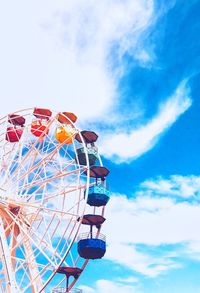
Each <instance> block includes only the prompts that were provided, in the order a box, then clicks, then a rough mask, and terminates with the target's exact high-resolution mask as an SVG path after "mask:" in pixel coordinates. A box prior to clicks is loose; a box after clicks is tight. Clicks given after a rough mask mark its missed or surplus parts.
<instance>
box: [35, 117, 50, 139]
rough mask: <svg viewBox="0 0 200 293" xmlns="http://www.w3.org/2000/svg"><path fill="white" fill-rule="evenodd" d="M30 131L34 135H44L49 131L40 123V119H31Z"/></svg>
mask: <svg viewBox="0 0 200 293" xmlns="http://www.w3.org/2000/svg"><path fill="white" fill-rule="evenodd" d="M31 133H32V134H33V135H35V136H36V137H40V136H42V137H44V136H45V135H47V134H48V133H49V129H48V127H47V125H45V124H44V123H42V121H41V120H36V121H33V122H32V124H31Z"/></svg>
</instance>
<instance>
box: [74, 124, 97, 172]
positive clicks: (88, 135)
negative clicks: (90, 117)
mask: <svg viewBox="0 0 200 293" xmlns="http://www.w3.org/2000/svg"><path fill="white" fill-rule="evenodd" d="M75 138H76V140H77V141H78V142H79V143H83V142H84V143H85V144H86V149H85V148H84V147H83V146H82V147H80V148H78V149H77V158H76V161H77V163H79V164H80V165H84V166H86V165H87V159H86V157H87V155H88V161H89V165H90V166H93V165H95V163H96V161H97V159H98V149H97V147H96V146H95V144H94V143H95V142H96V141H97V138H98V135H97V134H96V133H95V132H93V131H87V130H84V131H81V133H80V134H79V133H78V134H77V135H76V137H75Z"/></svg>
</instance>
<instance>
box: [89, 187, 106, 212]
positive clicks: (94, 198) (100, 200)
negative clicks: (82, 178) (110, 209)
mask: <svg viewBox="0 0 200 293" xmlns="http://www.w3.org/2000/svg"><path fill="white" fill-rule="evenodd" d="M109 199H110V191H109V190H108V189H106V188H105V187H104V186H102V185H95V186H91V187H90V188H89V191H88V199H87V204H89V205H90V206H95V207H100V206H105V205H106V204H107V203H108V201H109Z"/></svg>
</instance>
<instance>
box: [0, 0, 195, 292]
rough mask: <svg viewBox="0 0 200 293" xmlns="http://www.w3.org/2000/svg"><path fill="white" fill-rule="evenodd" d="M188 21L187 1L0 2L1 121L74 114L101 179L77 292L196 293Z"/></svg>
mask: <svg viewBox="0 0 200 293" xmlns="http://www.w3.org/2000/svg"><path fill="white" fill-rule="evenodd" d="M199 15H200V1H197V0H196V1H194V0H190V1H183V0H169V1H164V0H158V1H155V0H154V1H153V0H142V1H141V0H124V1H114V0H109V1H104V0H102V1H100V3H99V1H94V0H93V1H92V0H90V1H81V0H80V1H79V0H77V1H71V0H69V1H61V0H58V1H56V2H55V1H43V2H42V3H41V2H40V1H30V2H29V3H27V1H22V0H19V1H17V2H15V1H6V3H5V2H4V3H3V1H1V9H0V35H1V47H0V64H1V65H0V80H1V86H0V99H1V102H2V107H1V109H0V113H1V115H5V114H6V113H9V112H13V111H15V110H18V109H21V108H26V107H27V108H29V107H32V106H41V107H43V106H44V107H48V108H53V109H55V110H63V109H64V110H69V111H72V112H75V113H76V114H77V115H78V117H79V126H80V127H81V128H88V129H89V128H91V129H94V130H95V131H96V132H97V133H98V134H99V140H98V145H99V149H100V153H101V154H102V158H103V162H104V165H106V166H107V167H108V168H109V169H110V171H111V173H110V175H109V182H110V185H111V190H112V199H111V200H110V202H109V205H108V206H107V211H106V216H107V221H106V223H105V225H104V227H103V232H104V233H105V234H106V235H107V239H108V240H107V241H108V247H107V254H106V256H105V258H104V259H103V260H101V261H96V262H95V261H91V262H90V263H89V265H88V267H87V268H86V270H85V272H84V274H83V275H82V276H81V278H80V280H79V282H78V284H77V285H78V286H79V287H80V288H83V289H84V292H85V293H93V292H98V293H108V292H109V293H114V292H117V291H120V292H123V293H127V292H128V293H129V292H130V293H133V292H136V293H142V292H144V293H151V292H154V293H165V292H166V293H172V292H174V293H179V292H182V293H183V292H184V293H190V292H198V291H200V281H199V270H200V236H199V223H200V206H199V196H200V191H199V190H200V175H199V162H200V152H199V143H200V131H199V122H200V118H199V117H200V116H199V113H200V99H199V81H200V75H199V68H200V55H199V50H200V39H199V31H200V21H199ZM64 110H63V111H64Z"/></svg>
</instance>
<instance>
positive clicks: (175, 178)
mask: <svg viewBox="0 0 200 293" xmlns="http://www.w3.org/2000/svg"><path fill="white" fill-rule="evenodd" d="M140 189H142V190H140V192H138V194H137V195H138V196H139V194H140V193H142V194H143V193H144V192H145V194H146V195H149V196H151V195H153V196H156V195H158V196H167V197H169V196H173V197H175V198H177V197H178V198H179V199H180V198H182V199H183V200H186V199H189V200H199V199H200V176H194V175H191V176H182V175H172V176H170V177H169V178H163V177H161V176H159V177H157V178H154V179H150V180H146V181H144V182H143V183H142V184H141V185H140Z"/></svg>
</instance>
